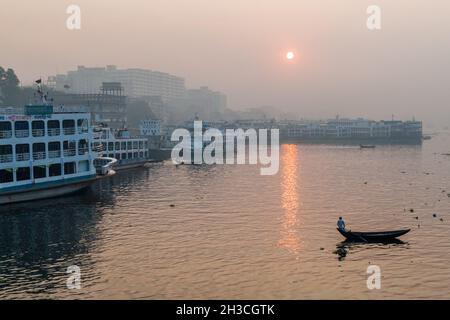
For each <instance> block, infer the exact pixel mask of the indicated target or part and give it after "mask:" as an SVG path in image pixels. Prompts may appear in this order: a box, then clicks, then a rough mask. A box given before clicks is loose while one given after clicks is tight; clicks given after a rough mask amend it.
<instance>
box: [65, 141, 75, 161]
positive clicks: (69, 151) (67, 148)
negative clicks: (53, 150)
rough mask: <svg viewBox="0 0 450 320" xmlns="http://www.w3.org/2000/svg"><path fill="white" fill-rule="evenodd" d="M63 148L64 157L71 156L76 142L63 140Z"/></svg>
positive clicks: (73, 153)
mask: <svg viewBox="0 0 450 320" xmlns="http://www.w3.org/2000/svg"><path fill="white" fill-rule="evenodd" d="M63 150H64V156H65V157H73V156H74V155H75V150H76V142H75V141H67V140H66V141H63Z"/></svg>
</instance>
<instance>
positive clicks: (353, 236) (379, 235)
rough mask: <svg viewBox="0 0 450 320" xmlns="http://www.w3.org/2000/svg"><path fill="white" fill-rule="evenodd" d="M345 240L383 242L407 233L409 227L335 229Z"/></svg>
mask: <svg viewBox="0 0 450 320" xmlns="http://www.w3.org/2000/svg"><path fill="white" fill-rule="evenodd" d="M337 230H338V231H339V233H340V234H342V235H343V236H344V237H345V238H346V239H347V240H350V241H362V242H383V241H389V240H393V239H395V238H397V237H400V236H402V235H404V234H407V233H408V232H409V231H410V230H411V229H403V230H395V231H378V232H352V231H343V230H340V229H339V228H338V229H337Z"/></svg>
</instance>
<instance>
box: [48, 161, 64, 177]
mask: <svg viewBox="0 0 450 320" xmlns="http://www.w3.org/2000/svg"><path fill="white" fill-rule="evenodd" d="M48 175H49V176H50V177H57V176H60V175H61V164H60V163H54V164H51V165H50V166H49V167H48Z"/></svg>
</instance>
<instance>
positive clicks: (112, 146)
mask: <svg viewBox="0 0 450 320" xmlns="http://www.w3.org/2000/svg"><path fill="white" fill-rule="evenodd" d="M108 150H109V151H114V142H108Z"/></svg>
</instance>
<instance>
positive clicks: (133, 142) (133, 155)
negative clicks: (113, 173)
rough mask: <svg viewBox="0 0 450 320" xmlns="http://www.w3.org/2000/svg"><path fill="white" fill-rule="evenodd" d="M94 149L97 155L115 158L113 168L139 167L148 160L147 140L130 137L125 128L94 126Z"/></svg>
mask: <svg viewBox="0 0 450 320" xmlns="http://www.w3.org/2000/svg"><path fill="white" fill-rule="evenodd" d="M94 135H95V138H94V149H95V150H98V152H99V155H101V156H103V157H108V158H115V159H117V163H116V164H115V165H114V169H115V170H121V169H128V168H134V167H140V166H143V165H145V164H146V163H148V162H149V161H150V158H149V156H150V155H149V146H148V140H147V139H145V138H131V137H130V135H129V131H128V130H127V129H119V130H113V129H111V128H108V127H96V128H95V132H94Z"/></svg>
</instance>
